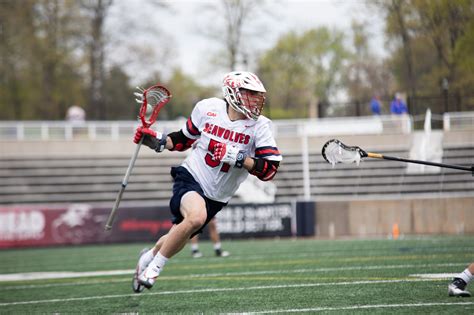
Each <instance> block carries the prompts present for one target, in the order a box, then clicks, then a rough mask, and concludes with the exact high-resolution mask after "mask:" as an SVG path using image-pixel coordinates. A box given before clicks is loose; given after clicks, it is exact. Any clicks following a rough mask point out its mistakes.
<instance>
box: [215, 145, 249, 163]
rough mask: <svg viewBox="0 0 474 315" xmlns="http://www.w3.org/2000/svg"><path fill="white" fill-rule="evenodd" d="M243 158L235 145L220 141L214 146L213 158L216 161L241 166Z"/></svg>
mask: <svg viewBox="0 0 474 315" xmlns="http://www.w3.org/2000/svg"><path fill="white" fill-rule="evenodd" d="M244 159H245V156H244V155H243V154H242V152H241V151H239V149H238V148H236V147H233V146H231V145H227V144H225V143H221V142H219V143H217V144H216V145H215V146H214V160H216V161H218V162H223V163H227V164H230V165H231V166H236V167H240V168H241V167H242V163H243V160H244ZM236 163H237V165H236Z"/></svg>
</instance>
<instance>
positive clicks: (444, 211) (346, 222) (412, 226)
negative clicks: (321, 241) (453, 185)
mask: <svg viewBox="0 0 474 315" xmlns="http://www.w3.org/2000/svg"><path fill="white" fill-rule="evenodd" d="M394 224H398V227H399V230H400V234H452V235H458V234H474V198H472V197H471V198H469V197H465V198H439V199H411V200H410V199H407V200H355V201H341V202H316V220H315V228H316V236H321V237H336V236H358V237H366V236H380V235H390V234H391V232H392V228H393V225H394Z"/></svg>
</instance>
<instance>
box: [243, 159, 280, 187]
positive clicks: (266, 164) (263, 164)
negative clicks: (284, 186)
mask: <svg viewBox="0 0 474 315" xmlns="http://www.w3.org/2000/svg"><path fill="white" fill-rule="evenodd" d="M279 166H280V162H279V161H272V160H266V159H261V158H250V157H247V158H246V159H245V163H244V167H245V169H246V170H248V171H249V173H250V174H252V175H254V176H257V177H258V179H260V180H263V181H268V180H272V179H273V177H275V175H276V173H277V171H278V167H279Z"/></svg>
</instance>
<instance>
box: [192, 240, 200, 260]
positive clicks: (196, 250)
mask: <svg viewBox="0 0 474 315" xmlns="http://www.w3.org/2000/svg"><path fill="white" fill-rule="evenodd" d="M191 256H193V258H201V257H202V253H201V252H200V251H199V236H198V235H194V236H193V237H192V238H191Z"/></svg>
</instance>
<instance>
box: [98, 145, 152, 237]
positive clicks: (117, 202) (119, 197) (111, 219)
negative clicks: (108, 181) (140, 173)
mask: <svg viewBox="0 0 474 315" xmlns="http://www.w3.org/2000/svg"><path fill="white" fill-rule="evenodd" d="M142 142H143V137H142V138H141V139H140V142H138V144H137V146H136V148H135V152H134V153H133V156H132V158H131V159H130V162H129V163H128V168H127V171H126V172H125V176H124V177H123V180H122V186H121V187H120V190H119V192H118V194H117V198H116V199H115V203H114V206H113V208H112V210H111V211H110V214H109V218H108V219H107V223H106V224H105V230H106V231H109V230H111V229H112V225H113V223H114V219H115V215H116V214H117V209H118V207H119V205H120V201H121V200H122V195H123V192H124V191H125V188H126V187H127V184H128V178H129V177H130V174H131V173H132V169H133V166H134V165H135V161H136V160H137V157H138V152H139V151H140V147H141V145H142Z"/></svg>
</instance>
